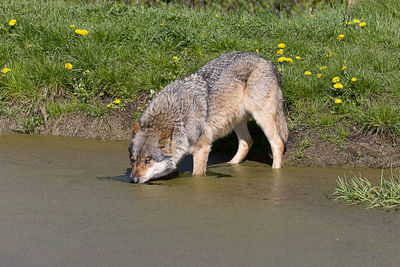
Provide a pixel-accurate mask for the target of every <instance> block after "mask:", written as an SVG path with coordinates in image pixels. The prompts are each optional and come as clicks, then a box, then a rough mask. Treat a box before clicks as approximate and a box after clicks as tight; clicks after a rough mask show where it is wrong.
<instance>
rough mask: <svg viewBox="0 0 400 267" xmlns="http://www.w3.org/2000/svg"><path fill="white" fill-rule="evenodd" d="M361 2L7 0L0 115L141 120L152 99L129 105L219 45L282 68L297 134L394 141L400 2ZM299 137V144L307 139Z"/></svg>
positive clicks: (25, 124) (0, 38) (399, 92)
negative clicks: (293, 9)
mask: <svg viewBox="0 0 400 267" xmlns="http://www.w3.org/2000/svg"><path fill="white" fill-rule="evenodd" d="M359 3H360V4H359V5H358V6H356V7H355V8H354V9H352V10H350V11H349V12H347V11H346V7H345V6H341V5H337V6H334V7H327V8H325V9H324V10H320V11H314V12H313V13H301V14H299V15H281V16H277V15H275V14H272V13H268V12H262V11H258V12H255V13H249V12H247V11H237V12H235V13H229V12H228V13H221V12H219V11H215V10H211V9H190V8H187V7H181V6H174V5H173V6H161V7H157V8H148V7H140V6H128V5H124V4H115V3H105V2H104V3H102V4H99V5H98V4H77V3H70V2H64V1H48V2H46V3H44V2H40V1H23V0H21V1H2V3H1V4H0V55H1V56H0V68H1V69H2V70H3V73H0V74H1V75H0V115H1V116H2V117H3V118H4V117H6V118H11V119H13V120H15V121H16V122H17V123H18V124H19V125H21V127H22V128H23V129H25V131H26V132H40V131H41V129H43V127H45V125H46V124H47V123H49V122H51V121H54V120H57V119H58V118H60V116H65V115H67V114H72V113H80V114H85V115H87V116H89V117H94V118H102V117H106V116H108V115H109V114H111V113H115V112H117V113H118V112H128V113H129V116H130V118H131V119H134V118H137V117H138V116H139V115H140V112H141V110H142V109H143V108H144V105H141V106H140V107H139V108H137V106H135V109H134V110H131V109H128V108H127V107H129V105H130V103H133V102H135V101H136V100H137V99H138V98H141V99H147V98H148V99H149V98H151V96H152V95H154V93H155V92H157V91H158V90H160V89H161V88H163V87H164V86H165V85H166V84H168V83H169V82H170V81H172V80H173V79H176V78H182V77H185V76H186V75H188V74H190V73H192V72H194V71H195V70H197V69H198V68H199V67H201V66H202V65H203V64H205V63H206V62H207V61H209V60H211V59H213V58H215V57H217V56H219V55H221V54H222V53H226V52H230V51H234V50H244V51H253V52H256V53H259V54H261V55H263V56H264V57H266V58H267V59H269V60H271V61H272V62H274V63H275V64H276V65H277V66H278V67H279V69H280V71H281V73H282V81H283V90H284V95H285V101H286V109H287V114H288V120H289V125H290V129H291V130H292V132H296V131H297V132H302V131H304V129H312V131H313V132H314V133H316V134H317V135H318V136H319V137H318V138H319V139H320V140H322V141H323V142H328V143H333V144H337V145H339V146H341V145H342V144H345V143H346V142H347V141H348V139H349V137H350V136H354V134H358V135H362V134H383V135H387V136H391V137H392V138H393V140H394V141H393V143H395V140H396V137H397V136H398V135H399V134H400V112H399V110H400V108H399V105H400V104H399V103H400V101H399V100H400V79H399V77H400V70H399V61H400V54H399V49H400V39H399V38H398V36H399V34H400V20H399V16H400V13H399V10H400V2H399V1H396V0H388V1H385V2H382V1H374V0H370V1H359ZM13 20H15V21H13ZM10 24H11V25H10ZM82 30H83V31H82ZM279 44H282V45H281V46H282V47H283V48H279V47H278V45H279ZM283 44H284V45H283ZM335 77H337V78H335ZM334 78H335V79H334ZM2 130H3V131H4V130H5V129H2ZM6 130H7V129H6ZM301 138H302V139H301ZM301 138H300V139H301V140H299V142H298V143H299V145H301V147H300V146H299V147H298V149H299V151H300V152H301V153H302V149H304V147H307V146H304V144H307V142H308V141H307V139H306V137H301ZM299 157H301V154H299Z"/></svg>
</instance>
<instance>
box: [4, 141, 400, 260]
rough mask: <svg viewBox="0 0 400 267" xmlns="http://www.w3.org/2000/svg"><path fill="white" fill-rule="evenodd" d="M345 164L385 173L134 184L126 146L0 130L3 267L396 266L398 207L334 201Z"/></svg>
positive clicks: (224, 172)
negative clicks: (386, 208) (375, 207)
mask: <svg viewBox="0 0 400 267" xmlns="http://www.w3.org/2000/svg"><path fill="white" fill-rule="evenodd" d="M223 159H224V157H211V160H215V161H217V162H218V161H221V160H223ZM185 165H186V164H185ZM188 169H190V166H183V167H182V170H183V171H186V170H188ZM350 171H353V172H354V173H355V174H358V173H359V172H361V173H362V174H363V175H364V176H366V177H368V178H371V179H375V180H377V179H378V178H379V176H380V170H374V169H353V170H350V169H340V168H304V167H293V166H285V167H284V168H283V169H282V170H272V169H271V167H270V166H268V165H266V164H262V163H257V162H250V161H247V162H244V163H243V164H240V165H238V166H229V165H227V164H217V165H212V166H210V167H209V172H208V173H209V176H207V177H202V178H199V177H197V178H194V177H191V176H190V175H188V174H187V173H184V174H181V175H180V177H179V178H176V179H170V180H160V181H156V182H154V183H152V184H151V185H143V184H130V183H128V181H129V178H128V175H127V174H128V173H129V161H128V142H106V141H94V140H81V139H74V138H61V137H46V136H25V135H1V137H0V260H1V263H2V264H1V265H2V266H66V265H68V266H71V265H85V266H111V265H113V266H161V265H162V266H276V265H280V266H293V265H294V266H299V265H307V266H310V265H313V266H333V265H335V266H338V265H346V266H348V265H350V266H360V265H363V266H377V265H382V266H398V265H399V263H400V255H399V247H400V215H399V214H400V213H399V212H396V211H391V212H387V211H384V210H367V209H364V208H363V207H360V206H347V205H343V204H341V203H336V202H334V201H332V199H331V197H330V194H331V193H332V192H333V188H334V187H335V186H336V183H335V181H336V178H337V176H338V175H343V173H344V172H346V173H347V174H350Z"/></svg>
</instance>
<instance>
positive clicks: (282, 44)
mask: <svg viewBox="0 0 400 267" xmlns="http://www.w3.org/2000/svg"><path fill="white" fill-rule="evenodd" d="M278 48H282V49H283V48H286V45H285V44H284V43H280V44H278Z"/></svg>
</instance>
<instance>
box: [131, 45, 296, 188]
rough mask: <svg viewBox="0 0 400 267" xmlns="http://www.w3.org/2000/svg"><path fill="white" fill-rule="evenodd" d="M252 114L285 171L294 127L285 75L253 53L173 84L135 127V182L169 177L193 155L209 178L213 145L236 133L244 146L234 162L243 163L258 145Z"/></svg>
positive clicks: (229, 57)
mask: <svg viewBox="0 0 400 267" xmlns="http://www.w3.org/2000/svg"><path fill="white" fill-rule="evenodd" d="M250 116H252V117H253V119H254V120H255V122H256V123H257V124H258V126H259V127H260V128H261V129H262V130H263V132H264V134H265V136H266V137H267V139H268V141H269V143H270V145H271V150H272V156H273V164H272V168H276V169H278V168H281V167H282V157H283V150H284V145H285V143H286V142H287V139H288V127H287V123H286V119H285V114H284V103H283V94H282V90H281V78H280V73H279V71H278V70H277V68H276V67H275V65H274V64H273V63H272V62H270V61H268V60H266V59H265V58H264V57H262V56H260V55H258V54H255V53H251V52H241V51H238V52H231V53H227V54H224V55H222V56H220V57H218V58H216V59H214V60H212V61H210V62H208V63H207V64H205V65H204V66H203V67H201V68H200V69H199V70H198V71H196V72H194V73H193V74H191V75H189V76H188V77H186V78H184V79H183V80H175V81H173V82H171V83H170V84H168V85H167V86H166V87H164V88H163V89H162V90H161V91H160V92H159V93H158V94H157V95H156V96H155V97H154V98H153V100H152V101H151V102H150V104H149V105H148V107H147V108H146V109H145V110H144V112H143V114H142V115H141V117H140V120H139V121H135V122H134V123H133V131H132V140H131V143H130V146H129V157H130V160H131V163H132V172H131V175H130V180H131V182H134V183H146V182H148V181H149V180H151V179H155V178H159V177H162V176H166V175H168V174H170V173H171V172H173V171H174V170H176V169H177V166H178V164H179V162H180V161H181V160H182V158H183V157H184V156H185V155H188V154H192V155H193V175H194V176H202V175H205V170H206V165H207V158H208V154H209V152H210V149H211V145H212V143H213V141H215V140H216V139H218V138H221V137H224V136H226V135H227V134H228V133H230V132H231V131H232V130H233V131H234V132H235V133H236V135H237V138H238V141H239V145H238V150H237V152H236V154H235V156H234V157H233V158H232V159H231V161H229V163H231V164H237V163H240V162H241V161H243V159H244V158H245V157H246V155H247V153H248V151H249V149H250V148H251V146H252V144H253V140H252V138H251V136H250V133H249V130H248V128H247V121H248V119H249V117H250Z"/></svg>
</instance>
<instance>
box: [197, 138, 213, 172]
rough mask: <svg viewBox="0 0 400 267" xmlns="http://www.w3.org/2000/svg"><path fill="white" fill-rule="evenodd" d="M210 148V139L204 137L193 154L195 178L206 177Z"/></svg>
mask: <svg viewBox="0 0 400 267" xmlns="http://www.w3.org/2000/svg"><path fill="white" fill-rule="evenodd" d="M210 148H211V144H210V141H209V139H208V138H207V137H205V136H202V137H201V138H200V139H199V142H198V143H197V145H196V147H195V149H194V152H193V176H203V175H205V173H206V166H207V159H208V153H209V152H210Z"/></svg>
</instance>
